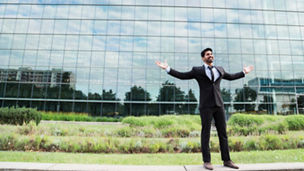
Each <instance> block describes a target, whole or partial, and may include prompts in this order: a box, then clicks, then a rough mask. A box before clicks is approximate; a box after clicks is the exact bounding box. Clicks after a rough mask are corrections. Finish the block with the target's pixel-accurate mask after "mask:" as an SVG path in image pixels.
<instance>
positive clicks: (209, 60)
mask: <svg viewBox="0 0 304 171" xmlns="http://www.w3.org/2000/svg"><path fill="white" fill-rule="evenodd" d="M213 60H214V56H213V54H212V52H211V51H207V52H206V53H205V56H204V57H203V61H204V62H205V63H207V64H211V63H213Z"/></svg>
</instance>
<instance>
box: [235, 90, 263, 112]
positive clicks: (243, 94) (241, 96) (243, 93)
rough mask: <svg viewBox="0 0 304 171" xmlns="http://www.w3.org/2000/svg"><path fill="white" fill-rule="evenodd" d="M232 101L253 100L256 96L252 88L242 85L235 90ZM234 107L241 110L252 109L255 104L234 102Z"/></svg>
mask: <svg viewBox="0 0 304 171" xmlns="http://www.w3.org/2000/svg"><path fill="white" fill-rule="evenodd" d="M235 94H236V96H235V98H234V102H254V101H255V100H256V98H257V93H256V91H254V90H253V89H251V88H249V87H247V86H246V85H244V87H243V88H241V89H236V90H235ZM233 106H234V109H236V110H238V111H241V110H245V111H246V112H248V111H254V108H255V104H234V105H233Z"/></svg>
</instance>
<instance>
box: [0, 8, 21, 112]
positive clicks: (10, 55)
mask: <svg viewBox="0 0 304 171" xmlns="http://www.w3.org/2000/svg"><path fill="white" fill-rule="evenodd" d="M5 12H6V11H5ZM18 13H19V6H18V10H17V13H16V16H17V14H18ZM16 23H17V20H15V23H14V32H15V31H16ZM2 28H3V27H2ZM12 35H13V41H12V46H13V43H14V40H15V34H14V33H12ZM12 46H11V47H10V49H9V51H10V54H9V60H8V68H9V66H10V62H11V58H12V49H13V48H12ZM7 74H8V72H7ZM7 77H8V76H7ZM6 86H7V80H6V82H5V85H4V95H3V97H5V96H6ZM18 90H19V89H18ZM18 96H19V93H17V97H18ZM17 99H18V98H17ZM3 105H4V101H2V106H3ZM16 105H17V100H16Z"/></svg>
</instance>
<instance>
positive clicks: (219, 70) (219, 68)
mask: <svg viewBox="0 0 304 171" xmlns="http://www.w3.org/2000/svg"><path fill="white" fill-rule="evenodd" d="M214 68H216V70H217V71H218V72H219V73H220V76H219V77H218V78H217V79H216V80H215V81H214V82H216V81H218V80H219V79H220V78H221V77H222V75H224V71H223V70H222V68H221V67H218V66H214Z"/></svg>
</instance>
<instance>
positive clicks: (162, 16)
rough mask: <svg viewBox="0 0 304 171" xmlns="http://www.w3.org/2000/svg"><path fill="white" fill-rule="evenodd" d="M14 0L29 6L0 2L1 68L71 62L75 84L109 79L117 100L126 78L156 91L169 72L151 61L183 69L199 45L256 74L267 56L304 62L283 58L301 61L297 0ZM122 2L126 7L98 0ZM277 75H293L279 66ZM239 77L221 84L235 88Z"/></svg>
mask: <svg viewBox="0 0 304 171" xmlns="http://www.w3.org/2000/svg"><path fill="white" fill-rule="evenodd" d="M18 2H22V3H33V5H1V6H0V17H2V18H5V19H1V20H0V24H1V26H0V29H1V33H2V34H1V35H0V59H1V64H0V65H1V68H3V67H10V66H12V67H17V68H18V66H28V67H32V68H43V67H45V68H46V69H51V68H62V69H63V70H71V68H77V69H76V71H77V72H76V73H75V77H76V80H77V84H78V83H79V86H78V85H76V88H77V89H80V90H85V91H92V92H101V90H98V88H101V87H102V86H104V87H106V88H110V87H111V86H113V87H112V88H113V90H114V91H118V92H117V94H118V96H119V97H120V98H121V99H123V96H124V93H125V91H128V90H129V87H130V86H131V85H140V86H142V87H144V88H145V89H147V90H148V91H151V92H150V93H151V96H152V97H156V96H157V94H158V88H159V85H160V84H161V83H162V82H165V81H166V79H172V78H168V77H167V76H163V75H161V74H166V73H163V72H162V73H159V69H158V68H157V67H156V66H155V64H154V61H155V60H158V59H160V60H163V59H167V60H168V62H169V64H170V65H171V66H173V67H176V68H177V69H179V70H181V71H186V70H189V69H190V68H191V67H192V66H193V65H201V63H202V62H201V58H200V57H199V56H200V51H201V50H202V49H203V48H206V47H211V48H213V49H214V50H215V54H216V56H215V57H216V63H217V64H218V65H223V66H224V67H225V68H226V69H227V70H228V71H231V72H236V71H240V70H241V68H242V65H243V64H246V65H249V64H255V65H258V66H257V67H256V70H257V71H256V73H260V72H261V71H265V72H268V71H267V69H265V68H267V66H270V64H269V62H270V61H277V62H279V64H280V65H279V66H280V68H281V69H283V70H285V68H286V69H287V68H298V69H299V68H302V67H301V66H304V65H302V63H299V64H295V63H292V62H291V63H288V62H290V61H295V60H296V61H301V60H302V61H303V57H302V56H303V54H304V52H303V48H304V47H303V43H302V41H303V37H304V28H303V27H302V25H303V24H304V22H303V20H302V18H303V17H304V15H303V13H302V12H303V11H302V12H301V13H297V12H296V11H300V10H303V9H304V3H303V2H302V1H301V0H297V1H291V0H288V1H286V2H285V1H282V0H280V1H261V0H259V1H253V0H243V1H233V2H229V3H228V2H227V1H224V0H216V1H211V0H209V1H194V0H193V1H179V2H175V1H149V2H147V1H136V2H135V1H124V2H121V1H114V0H105V1H95V0H92V1H90V2H88V3H89V4H94V3H96V4H100V5H43V1H18ZM7 3H10V2H7ZM35 3H37V4H35ZM48 3H53V4H61V3H62V4H82V1H77V0H73V1H62V0H56V1H51V2H48ZM120 3H123V4H128V5H130V6H120V5H115V6H111V5H109V6H108V5H106V6H103V5H102V4H120ZM135 3H136V4H137V5H138V4H141V5H140V6H134V4H135ZM295 4H297V5H295ZM149 5H154V6H149ZM155 5H167V6H164V7H161V6H155ZM174 5H176V6H177V7H175V8H174V7H172V6H174ZM187 6H188V7H189V8H186V7H187ZM198 7H202V8H198ZM212 7H216V8H212ZM251 7H252V8H253V9H258V10H252V9H250V8H251ZM223 8H227V9H223ZM237 8H242V9H237ZM259 9H263V10H259ZM286 9H287V10H289V11H287V12H285V11H277V10H286ZM16 17H17V18H18V19H17V20H15V19H14V18H16ZM6 18H7V19H6ZM288 24H290V25H292V26H289V25H288ZM12 33H16V34H12ZM265 39H266V40H265ZM290 39H291V40H290ZM10 49H12V50H10ZM24 49H25V50H24ZM286 55H287V56H288V57H286ZM217 56H218V58H219V59H217ZM265 59H267V60H265ZM223 61H225V62H223ZM226 62H227V63H226ZM285 63H288V65H287V64H286V65H285ZM185 64H186V65H185ZM104 67H105V68H104ZM90 68H91V69H90ZM303 68H304V67H303ZM256 73H252V74H251V75H250V77H252V78H254V77H255V76H258V75H254V74H256ZM266 75H267V74H266ZM277 75H278V76H279V77H280V78H290V77H291V76H290V73H287V72H284V71H283V72H281V75H279V74H277ZM297 76H299V75H297ZM109 80H110V81H109ZM172 80H174V79H172ZM246 81H248V79H247V78H246ZM86 82H88V83H86ZM109 82H110V83H109ZM240 83H243V82H242V81H237V82H233V83H230V82H229V83H225V84H224V86H226V85H228V86H230V85H233V87H240V86H241V85H242V84H240ZM88 84H89V87H92V88H89V89H88ZM91 84H97V85H100V86H91ZM120 84H122V85H120ZM177 84H178V85H180V86H181V85H182V84H184V83H181V82H179V81H177ZM154 87H155V88H154ZM181 87H182V89H183V90H184V91H187V90H188V87H187V86H181ZM190 88H191V86H190ZM116 89H117V90H116ZM154 99H155V98H154Z"/></svg>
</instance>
